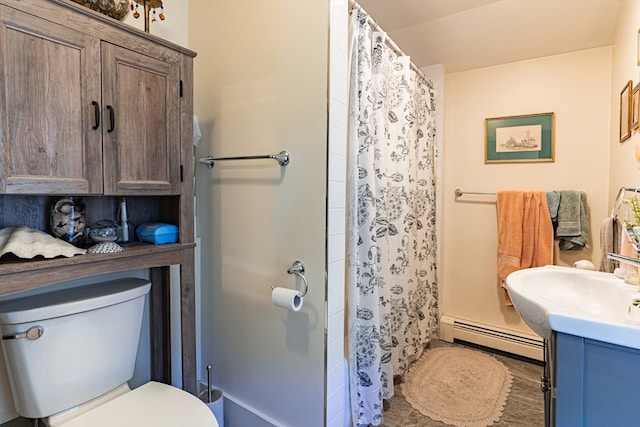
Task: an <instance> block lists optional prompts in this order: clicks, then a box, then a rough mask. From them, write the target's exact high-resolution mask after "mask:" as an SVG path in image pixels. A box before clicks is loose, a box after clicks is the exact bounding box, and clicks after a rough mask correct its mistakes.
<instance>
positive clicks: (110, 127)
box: [107, 105, 116, 133]
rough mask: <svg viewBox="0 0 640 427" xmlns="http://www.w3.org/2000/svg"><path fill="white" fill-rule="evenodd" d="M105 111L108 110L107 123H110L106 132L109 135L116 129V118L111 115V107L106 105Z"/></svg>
mask: <svg viewBox="0 0 640 427" xmlns="http://www.w3.org/2000/svg"><path fill="white" fill-rule="evenodd" d="M107 110H109V121H110V126H109V129H107V132H109V133H111V132H113V130H114V129H115V128H116V118H115V114H114V113H113V106H111V105H107Z"/></svg>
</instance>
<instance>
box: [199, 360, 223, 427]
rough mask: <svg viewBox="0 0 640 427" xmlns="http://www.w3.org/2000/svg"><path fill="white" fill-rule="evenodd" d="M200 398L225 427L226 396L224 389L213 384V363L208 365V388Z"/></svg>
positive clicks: (221, 426)
mask: <svg viewBox="0 0 640 427" xmlns="http://www.w3.org/2000/svg"><path fill="white" fill-rule="evenodd" d="M200 399H201V400H202V401H203V402H204V403H206V404H207V406H208V407H209V410H210V411H211V412H213V416H214V417H216V421H218V426H219V427H224V396H223V394H222V390H220V389H217V388H213V387H212V386H211V365H207V389H206V390H205V391H203V392H202V393H200Z"/></svg>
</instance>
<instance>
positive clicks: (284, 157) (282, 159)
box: [199, 151, 291, 168]
mask: <svg viewBox="0 0 640 427" xmlns="http://www.w3.org/2000/svg"><path fill="white" fill-rule="evenodd" d="M257 159H273V160H276V161H277V162H278V163H279V164H280V166H287V165H288V164H289V162H290V161H291V155H290V154H289V153H287V152H286V151H281V152H279V153H278V154H264V155H260V156H237V157H211V156H209V157H202V158H200V160H199V161H200V163H204V164H205V165H207V166H208V167H210V168H212V167H213V165H214V164H215V162H220V161H226V160H257Z"/></svg>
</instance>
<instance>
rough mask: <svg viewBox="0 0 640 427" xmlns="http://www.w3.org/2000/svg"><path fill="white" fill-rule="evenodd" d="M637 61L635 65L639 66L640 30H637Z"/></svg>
mask: <svg viewBox="0 0 640 427" xmlns="http://www.w3.org/2000/svg"><path fill="white" fill-rule="evenodd" d="M637 59H638V63H637V64H638V65H640V29H638V44H637Z"/></svg>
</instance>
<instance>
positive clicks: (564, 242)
mask: <svg viewBox="0 0 640 427" xmlns="http://www.w3.org/2000/svg"><path fill="white" fill-rule="evenodd" d="M556 237H558V239H560V243H559V247H560V249H563V250H573V249H582V248H588V247H589V246H588V245H587V243H588V241H589V214H588V210H587V193H585V192H584V191H560V204H559V205H558V226H557V228H556Z"/></svg>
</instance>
